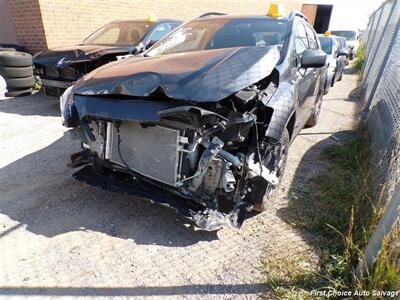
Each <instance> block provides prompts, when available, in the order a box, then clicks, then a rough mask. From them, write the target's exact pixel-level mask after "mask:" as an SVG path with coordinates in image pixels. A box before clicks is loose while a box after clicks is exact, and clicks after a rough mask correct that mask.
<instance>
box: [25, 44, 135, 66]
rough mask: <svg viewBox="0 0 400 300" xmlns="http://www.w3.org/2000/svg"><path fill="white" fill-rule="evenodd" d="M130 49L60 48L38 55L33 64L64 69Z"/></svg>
mask: <svg viewBox="0 0 400 300" xmlns="http://www.w3.org/2000/svg"><path fill="white" fill-rule="evenodd" d="M129 50H130V49H129V48H128V47H114V46H98V45H78V46H70V47H60V48H54V49H49V50H45V51H42V52H39V53H37V54H36V55H35V56H34V58H33V62H34V63H35V64H41V65H52V66H57V67H62V66H66V65H70V64H72V63H77V62H84V61H91V60H96V59H99V58H100V57H102V56H103V55H106V54H109V53H128V52H129Z"/></svg>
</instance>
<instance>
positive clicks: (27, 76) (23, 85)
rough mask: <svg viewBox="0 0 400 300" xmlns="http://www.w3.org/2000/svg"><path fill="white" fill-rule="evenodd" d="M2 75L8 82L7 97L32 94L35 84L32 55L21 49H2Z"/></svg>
mask: <svg viewBox="0 0 400 300" xmlns="http://www.w3.org/2000/svg"><path fill="white" fill-rule="evenodd" d="M0 75H1V76H3V78H4V80H5V81H6V83H7V90H8V93H6V96H7V97H18V96H24V95H30V94H31V93H32V86H33V85H34V84H35V79H34V77H33V68H32V55H30V54H28V53H25V52H19V51H10V50H6V51H0Z"/></svg>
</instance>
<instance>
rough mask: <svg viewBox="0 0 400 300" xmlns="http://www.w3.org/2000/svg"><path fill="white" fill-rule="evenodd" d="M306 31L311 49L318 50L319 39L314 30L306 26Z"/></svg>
mask: <svg viewBox="0 0 400 300" xmlns="http://www.w3.org/2000/svg"><path fill="white" fill-rule="evenodd" d="M306 31H307V37H308V43H309V45H310V49H313V50H317V49H318V48H319V47H318V42H317V38H316V37H315V33H314V30H312V29H311V28H310V27H308V26H306Z"/></svg>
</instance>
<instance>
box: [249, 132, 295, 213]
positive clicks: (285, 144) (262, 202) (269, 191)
mask: <svg viewBox="0 0 400 300" xmlns="http://www.w3.org/2000/svg"><path fill="white" fill-rule="evenodd" d="M280 143H281V145H282V147H281V148H280V151H279V154H280V155H279V158H278V159H279V161H278V164H277V169H275V172H276V176H277V177H278V179H279V182H278V184H277V185H276V186H273V185H272V184H270V183H268V184H267V186H266V189H265V193H262V194H260V196H259V198H258V199H255V201H254V202H253V210H254V211H258V212H261V211H265V210H266V209H267V208H268V207H267V202H268V200H269V199H270V198H271V196H272V195H273V194H274V192H275V191H276V190H277V188H278V187H279V185H280V183H281V181H282V180H281V178H282V175H283V172H284V171H285V167H286V162H287V157H288V150H289V144H290V136H289V131H288V130H287V129H286V128H285V130H284V131H283V133H282V137H281V140H280ZM259 177H261V176H259ZM261 180H263V181H265V180H264V179H261ZM255 185H256V186H260V185H259V184H258V183H257V182H255Z"/></svg>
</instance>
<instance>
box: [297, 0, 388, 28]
mask: <svg viewBox="0 0 400 300" xmlns="http://www.w3.org/2000/svg"><path fill="white" fill-rule="evenodd" d="M383 2H384V0H315V1H313V0H308V1H307V0H306V1H304V3H310V4H333V10H332V16H331V22H330V26H329V29H331V30H332V29H353V28H354V29H365V28H366V27H367V24H368V20H369V16H370V15H371V13H372V12H374V11H375V10H376V9H377V8H378V7H379V6H380V5H381V4H382V3H383Z"/></svg>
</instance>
